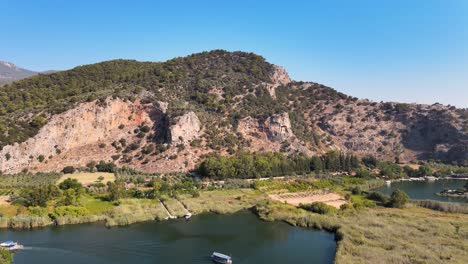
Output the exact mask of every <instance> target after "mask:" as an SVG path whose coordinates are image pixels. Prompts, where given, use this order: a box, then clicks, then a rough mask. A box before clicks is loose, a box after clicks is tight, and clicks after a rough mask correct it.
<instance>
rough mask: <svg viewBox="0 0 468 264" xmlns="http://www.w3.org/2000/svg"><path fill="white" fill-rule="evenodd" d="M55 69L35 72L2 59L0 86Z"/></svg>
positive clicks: (0, 62) (0, 63) (0, 64)
mask: <svg viewBox="0 0 468 264" xmlns="http://www.w3.org/2000/svg"><path fill="white" fill-rule="evenodd" d="M53 72H55V71H45V72H35V71H31V70H27V69H23V68H19V67H17V66H16V65H15V64H13V63H11V62H6V61H0V86H1V85H4V84H7V83H12V82H14V81H17V80H21V79H24V78H28V77H31V76H34V75H38V74H39V73H53Z"/></svg>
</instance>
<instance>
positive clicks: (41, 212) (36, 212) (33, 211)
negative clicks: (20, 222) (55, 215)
mask: <svg viewBox="0 0 468 264" xmlns="http://www.w3.org/2000/svg"><path fill="white" fill-rule="evenodd" d="M28 210H29V215H30V216H47V208H44V207H39V206H31V207H29V208H28Z"/></svg>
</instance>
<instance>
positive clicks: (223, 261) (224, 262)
mask: <svg viewBox="0 0 468 264" xmlns="http://www.w3.org/2000/svg"><path fill="white" fill-rule="evenodd" d="M211 260H213V262H215V263H220V264H232V258H231V257H230V256H228V255H224V254H221V253H218V252H213V254H211Z"/></svg>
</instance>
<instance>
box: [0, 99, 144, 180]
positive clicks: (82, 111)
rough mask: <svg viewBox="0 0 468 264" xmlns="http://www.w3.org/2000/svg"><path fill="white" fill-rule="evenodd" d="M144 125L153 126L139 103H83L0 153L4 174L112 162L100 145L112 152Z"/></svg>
mask: <svg viewBox="0 0 468 264" xmlns="http://www.w3.org/2000/svg"><path fill="white" fill-rule="evenodd" d="M143 122H146V123H148V124H151V123H152V121H151V119H150V117H149V115H148V111H146V107H145V106H144V105H141V104H139V103H131V102H126V101H122V100H120V99H116V100H110V99H108V100H107V101H105V103H104V104H101V103H98V102H90V103H83V104H81V105H79V106H78V107H77V108H74V109H72V110H69V111H67V112H64V113H62V114H59V115H55V116H53V117H52V119H51V120H50V121H49V122H48V123H47V124H46V125H45V126H44V127H42V128H41V130H40V131H39V133H38V134H37V135H36V136H34V137H32V138H30V139H28V140H27V141H25V142H23V143H21V144H17V143H16V144H14V145H8V146H5V147H4V148H3V149H2V151H0V170H1V171H4V172H8V173H17V172H20V171H21V170H22V169H25V168H26V169H29V170H32V171H33V170H35V168H36V167H37V168H38V169H39V168H41V169H44V170H45V171H47V170H57V169H58V168H63V166H65V165H76V166H84V165H85V164H86V163H87V162H89V161H90V160H109V159H110V156H111V154H112V152H111V151H109V149H106V148H99V147H97V145H99V144H105V145H106V146H107V148H110V144H111V142H113V141H114V140H118V139H119V138H126V137H128V136H129V132H130V133H131V131H132V130H133V129H135V128H137V127H138V125H140V124H142V123H143ZM122 127H123V128H122ZM101 146H102V145H101ZM41 159H43V161H42V162H41V161H40V160H41Z"/></svg>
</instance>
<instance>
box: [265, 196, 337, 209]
mask: <svg viewBox="0 0 468 264" xmlns="http://www.w3.org/2000/svg"><path fill="white" fill-rule="evenodd" d="M268 196H269V197H270V198H271V199H273V200H275V201H280V202H282V203H284V202H286V203H288V204H291V205H294V206H298V205H299V204H310V203H313V202H323V203H325V204H328V205H330V206H333V207H336V208H340V206H341V205H342V204H345V203H346V200H345V199H344V198H343V197H342V196H341V195H339V194H336V193H333V192H300V193H283V194H270V195H268Z"/></svg>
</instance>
